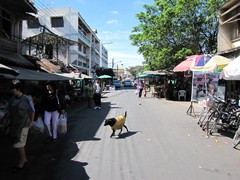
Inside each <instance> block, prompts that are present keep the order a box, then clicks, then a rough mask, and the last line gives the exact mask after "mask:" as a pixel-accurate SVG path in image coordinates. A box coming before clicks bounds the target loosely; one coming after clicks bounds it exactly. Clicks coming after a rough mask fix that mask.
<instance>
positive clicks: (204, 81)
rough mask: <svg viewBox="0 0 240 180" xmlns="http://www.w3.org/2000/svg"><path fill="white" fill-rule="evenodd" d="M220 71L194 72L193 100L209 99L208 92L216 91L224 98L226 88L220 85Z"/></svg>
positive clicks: (215, 92)
mask: <svg viewBox="0 0 240 180" xmlns="http://www.w3.org/2000/svg"><path fill="white" fill-rule="evenodd" d="M218 80H219V73H204V72H193V77H192V95H191V101H194V102H200V101H203V100H206V99H207V94H208V93H214V94H215V95H217V97H221V98H223V99H224V94H225V89H224V88H222V87H218Z"/></svg>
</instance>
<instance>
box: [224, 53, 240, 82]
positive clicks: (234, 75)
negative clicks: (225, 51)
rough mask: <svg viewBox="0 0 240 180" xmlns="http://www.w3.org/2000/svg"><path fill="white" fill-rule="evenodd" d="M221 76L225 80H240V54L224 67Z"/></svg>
mask: <svg viewBox="0 0 240 180" xmlns="http://www.w3.org/2000/svg"><path fill="white" fill-rule="evenodd" d="M220 78H221V79H222V78H223V79H225V80H240V56H238V57H237V58H236V59H234V60H233V61H231V62H230V63H229V64H228V65H227V66H226V67H224V68H223V70H222V72H221V73H220Z"/></svg>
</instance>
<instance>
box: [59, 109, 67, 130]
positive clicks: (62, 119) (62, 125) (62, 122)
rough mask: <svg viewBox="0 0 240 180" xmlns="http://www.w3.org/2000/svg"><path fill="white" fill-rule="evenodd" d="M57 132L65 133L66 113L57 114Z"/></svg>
mask: <svg viewBox="0 0 240 180" xmlns="http://www.w3.org/2000/svg"><path fill="white" fill-rule="evenodd" d="M58 133H60V134H66V133H67V113H64V114H60V116H59V122H58Z"/></svg>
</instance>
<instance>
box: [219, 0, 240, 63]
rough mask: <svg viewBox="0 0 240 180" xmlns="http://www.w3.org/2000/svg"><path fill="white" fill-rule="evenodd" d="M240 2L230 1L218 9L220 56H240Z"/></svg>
mask: <svg viewBox="0 0 240 180" xmlns="http://www.w3.org/2000/svg"><path fill="white" fill-rule="evenodd" d="M239 17H240V2H239V0H229V1H227V2H226V3H224V4H223V5H222V6H221V7H220V8H219V9H218V22H219V27H218V54H221V55H224V56H226V57H228V58H234V57H237V56H239V55H240V19H239Z"/></svg>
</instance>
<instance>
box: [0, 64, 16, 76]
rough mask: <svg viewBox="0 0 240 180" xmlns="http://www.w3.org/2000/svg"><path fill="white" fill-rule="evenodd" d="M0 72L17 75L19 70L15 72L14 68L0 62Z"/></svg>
mask: <svg viewBox="0 0 240 180" xmlns="http://www.w3.org/2000/svg"><path fill="white" fill-rule="evenodd" d="M0 74H11V75H13V76H17V75H19V72H17V71H16V70H14V69H12V68H10V67H8V66H5V65H3V64H0Z"/></svg>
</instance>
